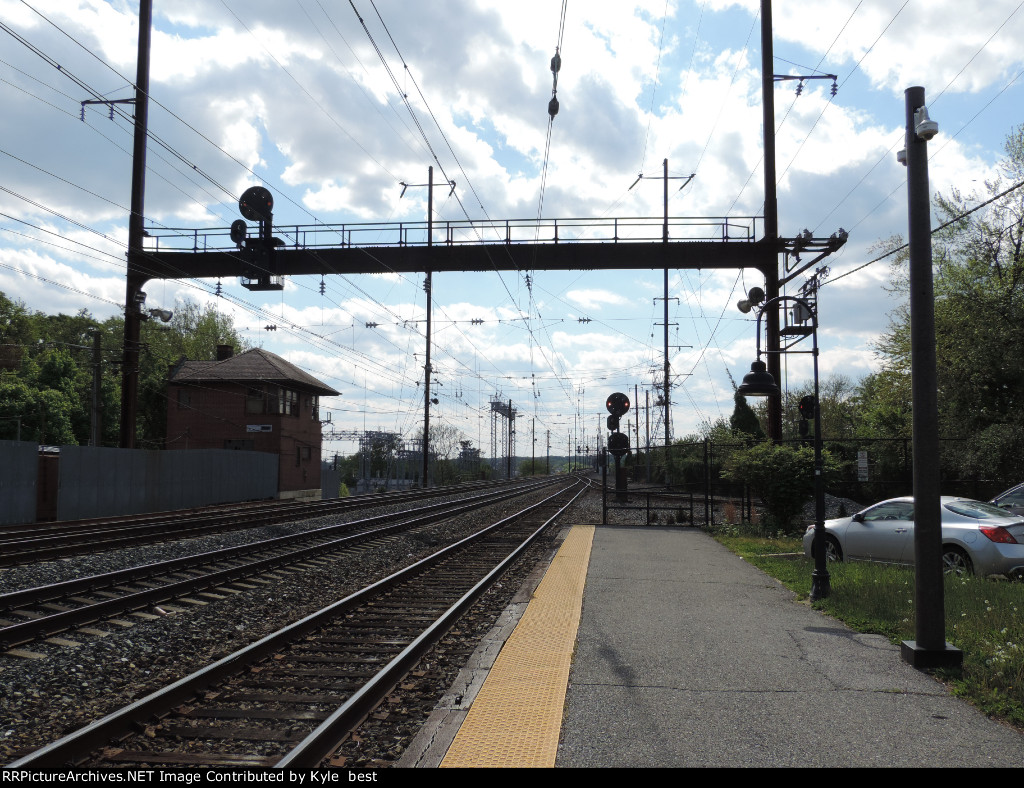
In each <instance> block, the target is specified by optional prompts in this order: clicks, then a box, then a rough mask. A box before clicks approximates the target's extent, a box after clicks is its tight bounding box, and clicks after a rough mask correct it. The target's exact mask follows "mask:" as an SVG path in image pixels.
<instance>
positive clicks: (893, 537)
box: [804, 496, 1024, 579]
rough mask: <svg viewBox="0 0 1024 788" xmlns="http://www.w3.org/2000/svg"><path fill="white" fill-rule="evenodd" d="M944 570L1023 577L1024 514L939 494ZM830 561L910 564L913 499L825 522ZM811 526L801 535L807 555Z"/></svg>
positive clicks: (812, 537)
mask: <svg viewBox="0 0 1024 788" xmlns="http://www.w3.org/2000/svg"><path fill="white" fill-rule="evenodd" d="M941 513H942V515H941V517H942V568H943V571H945V572H946V573H950V572H954V573H956V574H961V575H962V574H978V575H981V576H988V575H1005V576H1006V577H1010V578H1018V579H1020V578H1024V517H1019V516H1016V515H1013V514H1010V513H1009V512H1007V511H1006V510H1005V509H1000V508H998V507H996V506H993V505H992V504H989V503H982V502H981V501H975V500H972V499H970V498H954V497H949V496H943V497H942V499H941ZM825 531H826V536H825V554H826V556H827V557H828V559H829V560H830V561H843V560H846V561H883V562H886V563H894V564H913V563H914V499H913V498H893V499H891V500H888V501H882V502H881V503H876V504H875V505H874V506H869V507H868V508H867V509H864V510H863V511H860V512H857V514H855V515H853V516H852V517H840V518H838V519H836V520H827V521H826V522H825ZM813 541H814V526H813V525H810V526H808V527H807V533H805V534H804V554H805V555H807V556H810V555H811V545H812V544H813Z"/></svg>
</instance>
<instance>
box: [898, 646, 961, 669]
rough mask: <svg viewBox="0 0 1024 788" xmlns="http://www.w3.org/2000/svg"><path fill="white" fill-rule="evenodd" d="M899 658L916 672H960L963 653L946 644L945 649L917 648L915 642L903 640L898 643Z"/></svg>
mask: <svg viewBox="0 0 1024 788" xmlns="http://www.w3.org/2000/svg"><path fill="white" fill-rule="evenodd" d="M900 656H901V657H903V661H904V662H906V663H908V664H909V665H911V666H912V667H915V668H917V669H918V670H937V669H939V668H946V669H951V670H960V669H961V668H962V667H963V664H964V652H962V651H961V650H960V649H958V648H957V647H956V646H953V645H952V644H950V643H946V646H945V648H940V649H934V648H924V647H923V646H919V645H917V641H916V640H904V641H903V642H902V643H900Z"/></svg>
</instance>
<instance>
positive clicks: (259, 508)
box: [0, 482, 523, 567]
mask: <svg viewBox="0 0 1024 788" xmlns="http://www.w3.org/2000/svg"><path fill="white" fill-rule="evenodd" d="M521 483H523V482H513V483H511V484H512V485H513V486H514V485H515V484H521ZM503 485H509V482H475V483H470V484H463V485H454V486H451V487H431V488H429V489H426V490H407V491H402V492H397V491H396V492H389V493H383V494H374V495H359V496H353V497H350V498H337V499H331V500H327V501H305V502H290V501H289V502H281V501H273V502H257V503H252V504H247V505H244V506H239V505H229V506H226V507H211V508H208V509H194V510H186V511H183V512H160V513H156V514H141V515H135V516H130V517H113V518H99V519H89V520H74V521H67V522H62V523H50V524H42V525H38V526H33V525H13V526H12V525H8V526H0V567H5V566H17V565H19V564H26V563H35V562H38V561H49V560H55V559H59V558H67V557H69V556H73V555H81V554H83V553H96V552H101V551H104V550H114V549H122V548H125V547H131V546H135V545H143V544H154V543H157V542H163V541H168V540H175V539H185V538H190V537H195V536H206V535H209V534H215V533H222V532H226V531H235V530H240V529H243V528H253V527H256V526H258V525H271V524H273V523H279V522H285V521H289V520H297V519H301V518H307V517H321V516H323V515H326V514H332V513H335V512H345V511H349V510H352V509H362V508H368V507H371V506H386V505H390V504H402V503H406V502H410V501H421V500H426V499H429V498H436V497H440V496H443V495H452V494H456V493H463V492H471V491H473V490H477V489H487V488H490V487H495V486H503Z"/></svg>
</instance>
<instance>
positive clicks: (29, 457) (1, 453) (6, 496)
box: [0, 441, 39, 525]
mask: <svg viewBox="0 0 1024 788" xmlns="http://www.w3.org/2000/svg"><path fill="white" fill-rule="evenodd" d="M38 470H39V447H38V446H37V445H36V444H35V443H27V442H25V441H0V523H3V524H5V525H6V524H13V523H32V522H35V519H36V475H37V473H38Z"/></svg>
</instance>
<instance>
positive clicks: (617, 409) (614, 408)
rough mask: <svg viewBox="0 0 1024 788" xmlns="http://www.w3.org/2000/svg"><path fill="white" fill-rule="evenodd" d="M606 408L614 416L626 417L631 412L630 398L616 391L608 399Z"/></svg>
mask: <svg viewBox="0 0 1024 788" xmlns="http://www.w3.org/2000/svg"><path fill="white" fill-rule="evenodd" d="M605 407H606V408H608V412H609V413H611V414H612V415H613V416H625V415H626V411H627V410H629V397H627V396H626V395H625V394H623V393H622V392H620V391H616V392H615V393H614V394H611V395H610V396H609V397H608V401H607V402H606V403H605Z"/></svg>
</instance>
